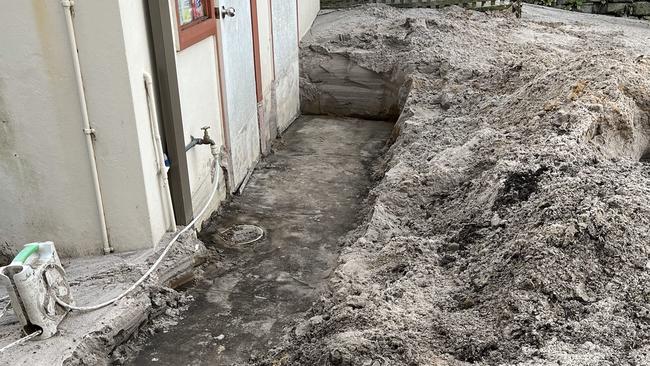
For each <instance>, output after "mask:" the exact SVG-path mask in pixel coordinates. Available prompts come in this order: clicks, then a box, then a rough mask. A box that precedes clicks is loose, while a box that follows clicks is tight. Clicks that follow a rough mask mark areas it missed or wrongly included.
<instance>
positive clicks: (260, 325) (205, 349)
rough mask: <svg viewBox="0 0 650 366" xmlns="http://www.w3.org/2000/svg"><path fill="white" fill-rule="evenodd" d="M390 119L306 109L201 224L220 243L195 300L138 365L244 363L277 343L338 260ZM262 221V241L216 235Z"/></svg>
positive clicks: (208, 238) (213, 241)
mask: <svg viewBox="0 0 650 366" xmlns="http://www.w3.org/2000/svg"><path fill="white" fill-rule="evenodd" d="M392 126H393V125H392V123H388V122H378V121H364V120H358V119H341V118H331V117H315V116H305V117H301V118H299V119H298V120H297V121H296V122H295V123H294V124H293V125H292V127H291V128H290V129H289V130H288V131H287V132H286V133H285V135H284V137H283V140H282V145H281V146H278V147H277V151H276V153H275V154H274V155H272V156H271V157H269V158H268V159H266V160H265V161H264V162H263V163H262V164H261V165H260V167H258V169H257V170H256V171H255V174H254V175H253V176H252V178H251V180H250V182H249V184H248V186H247V187H246V189H245V191H244V193H243V195H242V196H238V197H235V198H234V199H233V200H232V202H230V203H229V204H228V205H227V206H226V207H225V208H224V210H223V213H222V214H221V215H220V216H219V217H216V218H214V219H213V221H212V222H211V223H210V224H209V225H208V228H207V229H206V230H204V232H203V235H204V240H205V241H206V242H208V243H206V244H207V245H215V246H217V247H218V248H219V250H220V251H221V252H222V258H220V259H219V260H218V261H217V262H216V264H215V265H212V266H211V267H209V268H208V269H207V270H206V272H205V276H204V280H203V281H200V282H199V283H197V284H196V285H195V286H194V287H192V288H190V289H188V292H189V293H191V294H192V295H193V296H194V297H195V298H196V301H195V303H193V304H192V305H191V306H190V309H189V310H188V312H187V314H186V317H185V319H184V320H182V321H181V322H180V323H179V324H178V325H177V326H176V327H175V328H173V329H172V330H171V331H170V332H168V333H160V334H156V335H155V336H153V338H152V339H150V341H149V343H148V344H147V345H146V347H145V349H144V350H143V351H142V352H141V353H140V354H139V355H138V358H137V359H136V360H135V361H134V362H133V364H134V365H242V364H246V363H247V362H248V361H249V360H250V359H251V357H253V358H254V357H255V356H256V355H261V354H264V353H265V352H267V351H268V350H269V349H270V348H272V347H273V346H274V345H276V344H278V342H279V340H280V338H281V336H282V334H284V332H285V328H286V327H290V326H291V325H292V324H293V321H294V320H295V319H296V318H298V317H301V316H302V314H303V313H304V312H305V311H306V310H308V309H309V307H310V306H311V304H312V302H313V301H314V300H316V296H318V289H319V287H321V286H324V285H325V283H326V281H327V278H328V276H329V274H330V273H331V271H332V269H333V268H334V267H335V264H336V261H337V257H338V246H337V243H338V240H339V239H340V238H341V237H342V236H343V235H345V234H346V233H347V232H348V231H349V230H350V229H352V228H353V227H354V223H355V222H356V221H357V219H358V216H357V215H358V213H359V211H360V208H361V204H362V201H363V199H364V198H365V196H366V194H367V191H368V188H369V186H370V184H371V179H370V171H369V164H370V163H371V162H372V161H373V160H374V159H375V158H376V157H377V155H378V154H379V152H380V150H381V149H382V147H383V146H384V145H385V142H386V140H387V138H388V137H389V135H390V132H391V130H392ZM238 223H247V224H255V225H259V226H261V227H263V228H264V229H265V230H266V236H265V237H264V239H263V240H261V241H259V242H257V243H254V244H249V245H245V246H238V247H237V246H233V245H230V244H228V243H225V242H223V241H222V240H220V238H219V237H218V236H217V235H215V232H216V231H219V232H221V231H223V230H225V229H226V228H228V227H230V226H231V225H232V224H238Z"/></svg>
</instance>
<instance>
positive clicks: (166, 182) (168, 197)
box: [144, 72, 176, 233]
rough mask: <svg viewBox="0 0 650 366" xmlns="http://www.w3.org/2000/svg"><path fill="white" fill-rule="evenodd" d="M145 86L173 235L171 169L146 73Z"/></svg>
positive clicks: (166, 209) (161, 180)
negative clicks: (166, 163)
mask: <svg viewBox="0 0 650 366" xmlns="http://www.w3.org/2000/svg"><path fill="white" fill-rule="evenodd" d="M144 85H145V90H146V92H147V105H148V106H149V123H150V125H151V136H152V138H153V144H154V149H155V150H156V164H157V166H158V171H157V173H158V183H159V184H160V191H161V192H162V194H163V195H164V196H165V200H164V202H163V206H165V212H166V219H167V230H168V231H170V232H172V233H173V232H175V231H176V217H175V216H174V204H173V203H172V195H171V192H170V191H169V179H168V178H167V172H168V171H169V169H168V168H167V165H165V154H164V152H163V148H162V141H161V140H160V130H159V128H158V113H157V112H156V98H155V96H154V92H153V80H152V78H151V75H149V74H148V73H146V72H145V73H144Z"/></svg>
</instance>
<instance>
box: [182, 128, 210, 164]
mask: <svg viewBox="0 0 650 366" xmlns="http://www.w3.org/2000/svg"><path fill="white" fill-rule="evenodd" d="M201 129H202V130H203V138H197V137H194V136H190V137H191V138H192V140H191V141H190V143H189V144H188V145H187V146H185V151H189V150H190V149H191V148H193V147H194V146H196V145H210V148H211V150H214V149H215V146H217V143H216V142H214V140H213V139H212V137H210V133H209V132H208V130H209V129H210V126H205V127H201ZM217 150H218V149H217ZM214 154H215V153H214V151H213V152H212V155H214ZM215 157H216V155H215Z"/></svg>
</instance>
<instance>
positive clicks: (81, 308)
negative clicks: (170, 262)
mask: <svg viewBox="0 0 650 366" xmlns="http://www.w3.org/2000/svg"><path fill="white" fill-rule="evenodd" d="M218 172H219V164H218V162H217V179H216V183H215V184H214V188H213V189H212V193H210V197H209V198H208V202H207V203H206V204H205V206H204V207H203V208H202V209H201V211H199V213H198V214H197V215H196V217H195V218H194V220H192V222H190V223H189V224H188V225H187V226H185V227H184V228H183V229H182V230H181V231H179V232H178V234H176V235H175V236H174V237H173V238H172V240H171V241H170V242H169V243H168V244H167V246H166V247H165V250H163V252H162V253H161V254H160V257H158V260H156V262H155V263H154V264H153V265H152V266H151V268H149V270H148V271H147V272H146V273H145V274H144V275H143V276H142V277H140V279H139V280H137V281H136V282H135V283H134V284H133V286H131V287H129V288H128V290H126V291H124V292H122V293H121V294H119V295H118V296H116V297H114V298H113V299H111V300H108V301H105V302H103V303H101V304H97V305H94V306H74V305H70V304H67V303H65V302H64V301H62V300H61V299H59V298H58V297H56V295H55V296H54V298H55V299H56V302H57V303H58V304H59V305H61V306H63V307H64V308H66V309H68V310H76V311H93V310H98V309H101V308H104V307H106V306H108V305H111V304H113V303H115V302H116V301H117V300H119V299H121V298H123V297H124V296H126V295H128V294H130V293H131V292H133V290H135V289H136V288H137V287H138V286H140V284H142V282H144V281H145V280H146V279H147V278H148V277H149V276H150V275H151V274H152V273H153V271H155V270H156V268H158V266H159V265H160V263H162V260H163V259H164V258H165V256H166V255H167V253H169V251H170V250H171V248H172V246H173V244H174V243H176V241H177V240H178V238H179V237H180V236H181V235H183V234H184V233H185V232H186V231H188V230H189V229H190V228H192V227H193V226H194V225H195V224H196V223H197V222H198V221H199V219H200V218H201V217H202V216H203V214H204V213H205V211H207V209H208V207H210V203H211V202H212V200H213V199H214V196H215V195H216V194H217V190H218V188H219V173H218Z"/></svg>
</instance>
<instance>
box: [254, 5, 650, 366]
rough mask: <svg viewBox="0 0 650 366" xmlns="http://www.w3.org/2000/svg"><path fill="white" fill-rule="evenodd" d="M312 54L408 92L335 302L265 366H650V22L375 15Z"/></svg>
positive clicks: (360, 15)
mask: <svg viewBox="0 0 650 366" xmlns="http://www.w3.org/2000/svg"><path fill="white" fill-rule="evenodd" d="M301 48H302V58H303V66H305V65H307V66H309V65H313V64H314V60H319V59H327V58H331V57H334V55H336V57H339V56H343V57H346V58H349V59H350V60H352V61H353V62H354V63H355V64H357V65H359V66H360V67H362V68H364V69H367V70H372V71H374V72H377V73H379V74H381V75H384V76H385V77H386V78H387V79H392V80H403V83H402V84H401V85H400V87H401V88H400V89H399V93H398V95H399V98H398V101H399V107H400V108H401V115H400V118H399V121H398V122H397V124H396V126H395V133H394V136H395V137H394V141H392V145H391V146H390V148H389V149H388V150H387V152H386V154H385V157H384V161H383V163H382V164H381V166H378V167H377V174H378V177H380V179H379V181H378V183H377V185H376V187H375V188H374V189H373V190H372V192H371V195H370V197H369V198H368V200H367V203H368V207H367V211H366V212H364V213H363V214H362V215H361V216H362V218H361V219H362V220H361V225H360V226H359V228H358V229H357V230H355V231H353V232H352V233H350V234H349V235H348V236H347V237H346V240H344V241H343V242H342V247H341V251H342V252H341V256H340V259H339V265H338V268H337V269H336V271H335V272H334V273H333V274H332V275H331V278H330V281H329V289H328V290H327V291H325V292H324V293H323V294H322V296H321V298H320V300H319V301H318V302H317V303H315V304H314V307H313V309H312V310H311V313H310V314H309V316H308V318H306V319H305V320H303V321H301V322H299V323H298V324H297V326H296V327H294V328H292V329H287V336H286V342H285V345H284V346H282V347H280V348H277V349H275V350H273V352H272V354H271V355H270V356H269V357H268V358H267V359H266V360H265V361H264V362H262V363H261V364H266V365H368V366H370V365H372V366H378V365H386V366H388V365H466V364H476V365H530V366H532V365H650V262H649V257H648V251H649V250H650V165H648V164H646V163H644V160H647V159H648V158H650V149H649V148H648V146H649V141H650V118H649V117H650V27H649V26H648V23H647V22H646V23H644V22H641V21H633V20H626V19H615V18H605V17H600V16H592V15H582V14H576V13H568V12H563V11H558V10H550V9H544V8H539V7H534V6H525V7H524V17H523V19H516V18H515V17H514V16H512V14H511V13H508V12H496V13H480V12H474V11H466V10H462V9H460V8H448V9H444V10H433V9H409V10H399V9H395V8H391V7H388V6H363V7H359V8H354V9H351V10H347V11H336V12H332V13H329V14H326V15H323V16H321V17H320V18H319V19H318V21H317V24H316V25H315V27H314V29H313V30H312V33H311V34H310V35H309V36H308V37H307V39H306V41H304V42H303V44H302V46H301ZM309 67H310V66H309ZM305 69H306V67H304V68H303V77H304V80H303V87H304V90H306V91H308V93H306V94H305V95H303V96H304V97H305V98H310V97H311V96H313V95H314V93H315V91H314V90H316V92H317V89H318V85H315V84H317V82H316V81H314V80H310V79H309V75H308V71H305ZM352 82H353V80H352Z"/></svg>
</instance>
